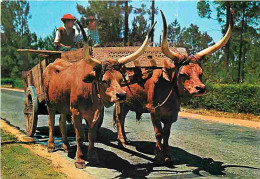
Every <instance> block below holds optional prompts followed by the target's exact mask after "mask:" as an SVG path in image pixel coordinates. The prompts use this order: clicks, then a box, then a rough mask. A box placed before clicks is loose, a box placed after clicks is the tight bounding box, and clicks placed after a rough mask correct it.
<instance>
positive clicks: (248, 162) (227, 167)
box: [1, 89, 260, 178]
mask: <svg viewBox="0 0 260 179" xmlns="http://www.w3.org/2000/svg"><path fill="white" fill-rule="evenodd" d="M1 98H2V101H1V105H2V106H1V117H3V118H6V119H7V120H8V121H10V122H11V123H12V124H13V125H15V126H18V127H20V128H21V129H22V130H23V129H24V121H23V99H24V94H23V93H18V92H11V91H6V90H3V89H2V90H1ZM112 111H113V108H109V109H106V111H105V118H104V123H103V125H102V128H101V131H100V133H101V135H100V137H99V140H98V142H97V144H96V147H97V148H98V153H99V156H100V159H101V164H100V165H99V166H90V165H89V164H88V165H87V166H88V167H87V168H86V170H87V171H88V172H89V173H90V174H92V175H94V176H96V177H98V178H115V177H118V178H134V177H137V178H218V177H222V178H260V169H259V168H260V130H255V129H250V128H246V127H238V126H232V125H226V124H220V123H213V122H207V121H202V120H187V119H181V118H180V119H179V120H178V121H177V122H176V123H175V124H174V125H173V127H172V132H171V137H170V145H171V146H172V147H171V150H172V152H173V154H174V160H175V161H174V165H172V166H167V167H157V166H154V165H153V163H152V159H153V157H154V155H153V151H154V146H155V143H154V141H155V138H154V133H153V127H152V123H151V121H150V117H149V115H143V118H142V120H141V122H140V123H139V122H136V120H135V114H134V113H129V114H128V116H127V120H126V131H127V135H128V138H129V139H130V140H131V141H132V143H131V145H128V146H127V148H126V149H122V148H120V147H118V145H117V142H116V133H115V129H114V128H113V126H112ZM57 118H58V115H57ZM47 126H48V122H47V117H46V116H40V119H39V122H38V129H37V130H38V132H37V135H36V138H37V139H38V140H39V141H41V143H43V144H46V140H47V137H48V136H47V135H48V127H47ZM70 136H71V137H70V138H69V139H70V141H71V144H72V145H73V144H75V142H74V140H75V138H74V137H73V134H71V135H70ZM56 141H57V142H56V143H57V146H58V147H60V146H61V144H60V137H59V136H58V137H57V138H56ZM87 145H88V143H87V142H86V147H87ZM74 149H75V147H74ZM57 152H59V153H61V154H62V155H64V156H65V157H67V158H68V160H73V158H74V155H75V152H74V153H72V154H70V155H69V156H67V154H65V153H64V152H63V151H57ZM206 158H212V159H213V162H211V164H209V160H207V159H206Z"/></svg>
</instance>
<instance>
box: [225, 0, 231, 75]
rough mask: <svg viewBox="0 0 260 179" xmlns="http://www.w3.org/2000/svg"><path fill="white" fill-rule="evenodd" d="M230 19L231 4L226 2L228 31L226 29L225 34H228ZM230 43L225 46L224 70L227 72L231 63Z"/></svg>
mask: <svg viewBox="0 0 260 179" xmlns="http://www.w3.org/2000/svg"><path fill="white" fill-rule="evenodd" d="M230 17H231V14H230V2H229V1H227V2H226V29H225V33H226V32H227V29H228V26H229V23H230V20H231V19H230ZM229 44H230V43H229V41H228V43H227V44H226V45H225V48H224V57H225V59H224V68H225V69H226V70H228V63H229V46H230V45H229Z"/></svg>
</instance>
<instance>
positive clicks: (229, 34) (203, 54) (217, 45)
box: [194, 10, 234, 59]
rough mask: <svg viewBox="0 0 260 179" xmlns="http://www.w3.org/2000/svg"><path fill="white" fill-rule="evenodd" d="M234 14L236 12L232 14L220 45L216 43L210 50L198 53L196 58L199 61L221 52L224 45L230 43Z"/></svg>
mask: <svg viewBox="0 0 260 179" xmlns="http://www.w3.org/2000/svg"><path fill="white" fill-rule="evenodd" d="M230 11H231V10H230ZM233 13H234V11H231V12H230V22H229V26H228V30H227V32H226V34H225V36H224V37H223V38H222V39H221V40H220V41H219V42H218V43H216V44H215V45H213V46H211V47H208V48H206V49H204V50H202V51H200V52H198V53H196V54H195V55H194V56H195V57H196V58H197V59H201V58H202V57H204V56H206V55H210V54H212V53H213V52H215V51H217V50H219V49H220V48H222V47H223V46H224V45H226V43H227V42H228V40H229V39H230V37H231V31H232V28H233Z"/></svg>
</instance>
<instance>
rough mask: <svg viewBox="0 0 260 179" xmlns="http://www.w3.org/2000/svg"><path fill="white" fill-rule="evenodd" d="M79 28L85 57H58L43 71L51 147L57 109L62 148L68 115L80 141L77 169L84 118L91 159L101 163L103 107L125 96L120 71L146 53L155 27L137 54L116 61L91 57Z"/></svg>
mask: <svg viewBox="0 0 260 179" xmlns="http://www.w3.org/2000/svg"><path fill="white" fill-rule="evenodd" d="M79 25H80V24H79ZM80 27H81V30H82V33H83V37H84V40H85V44H84V47H83V59H82V60H81V61H78V62H76V63H73V64H71V63H69V62H67V61H65V60H63V59H59V60H56V61H55V62H54V63H52V64H50V65H49V66H48V67H47V68H46V69H45V70H44V72H43V77H44V87H45V91H46V96H47V99H46V101H47V109H48V113H49V141H48V150H49V151H53V150H54V149H55V145H54V140H53V130H54V122H55V113H56V112H60V113H61V118H60V127H61V133H62V139H63V147H64V148H65V149H69V147H70V146H69V143H68V141H67V136H66V128H65V127H66V116H67V115H72V120H73V124H74V128H75V133H76V141H77V152H76V162H75V165H76V167H77V168H85V161H84V159H83V152H82V147H83V141H84V132H83V129H82V119H83V118H84V119H85V120H86V124H87V125H88V127H89V132H88V139H89V147H88V160H89V161H96V162H98V155H97V153H96V150H94V141H95V139H96V129H97V126H98V124H99V123H100V119H101V118H100V117H99V116H101V115H102V110H103V106H105V107H110V106H111V105H112V104H113V103H114V102H118V101H122V100H124V99H125V98H126V92H125V90H124V89H122V87H121V86H120V83H121V82H122V80H123V78H122V75H121V73H120V72H119V70H120V68H121V66H122V65H124V64H126V63H128V62H130V61H133V60H135V59H136V58H138V57H139V56H140V55H141V54H142V53H143V52H144V50H145V48H146V47H147V44H148V39H149V37H150V35H151V32H152V30H153V27H154V26H153V27H152V29H151V31H150V33H149V34H148V35H147V37H146V39H145V41H144V43H143V45H142V46H141V47H140V48H139V49H138V50H137V51H136V52H135V53H133V54H131V55H129V56H127V57H123V58H120V59H118V60H117V61H112V60H107V61H105V62H104V61H103V62H101V61H99V60H96V59H93V58H91V57H90V55H89V47H88V46H87V37H86V34H85V32H84V30H83V28H82V26H81V25H80Z"/></svg>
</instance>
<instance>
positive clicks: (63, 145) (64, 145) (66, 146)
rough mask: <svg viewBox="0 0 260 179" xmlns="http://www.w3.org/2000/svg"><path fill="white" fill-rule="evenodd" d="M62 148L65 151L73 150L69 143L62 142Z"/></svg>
mask: <svg viewBox="0 0 260 179" xmlns="http://www.w3.org/2000/svg"><path fill="white" fill-rule="evenodd" d="M62 148H63V150H64V152H65V153H70V152H71V147H70V145H68V144H62Z"/></svg>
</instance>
